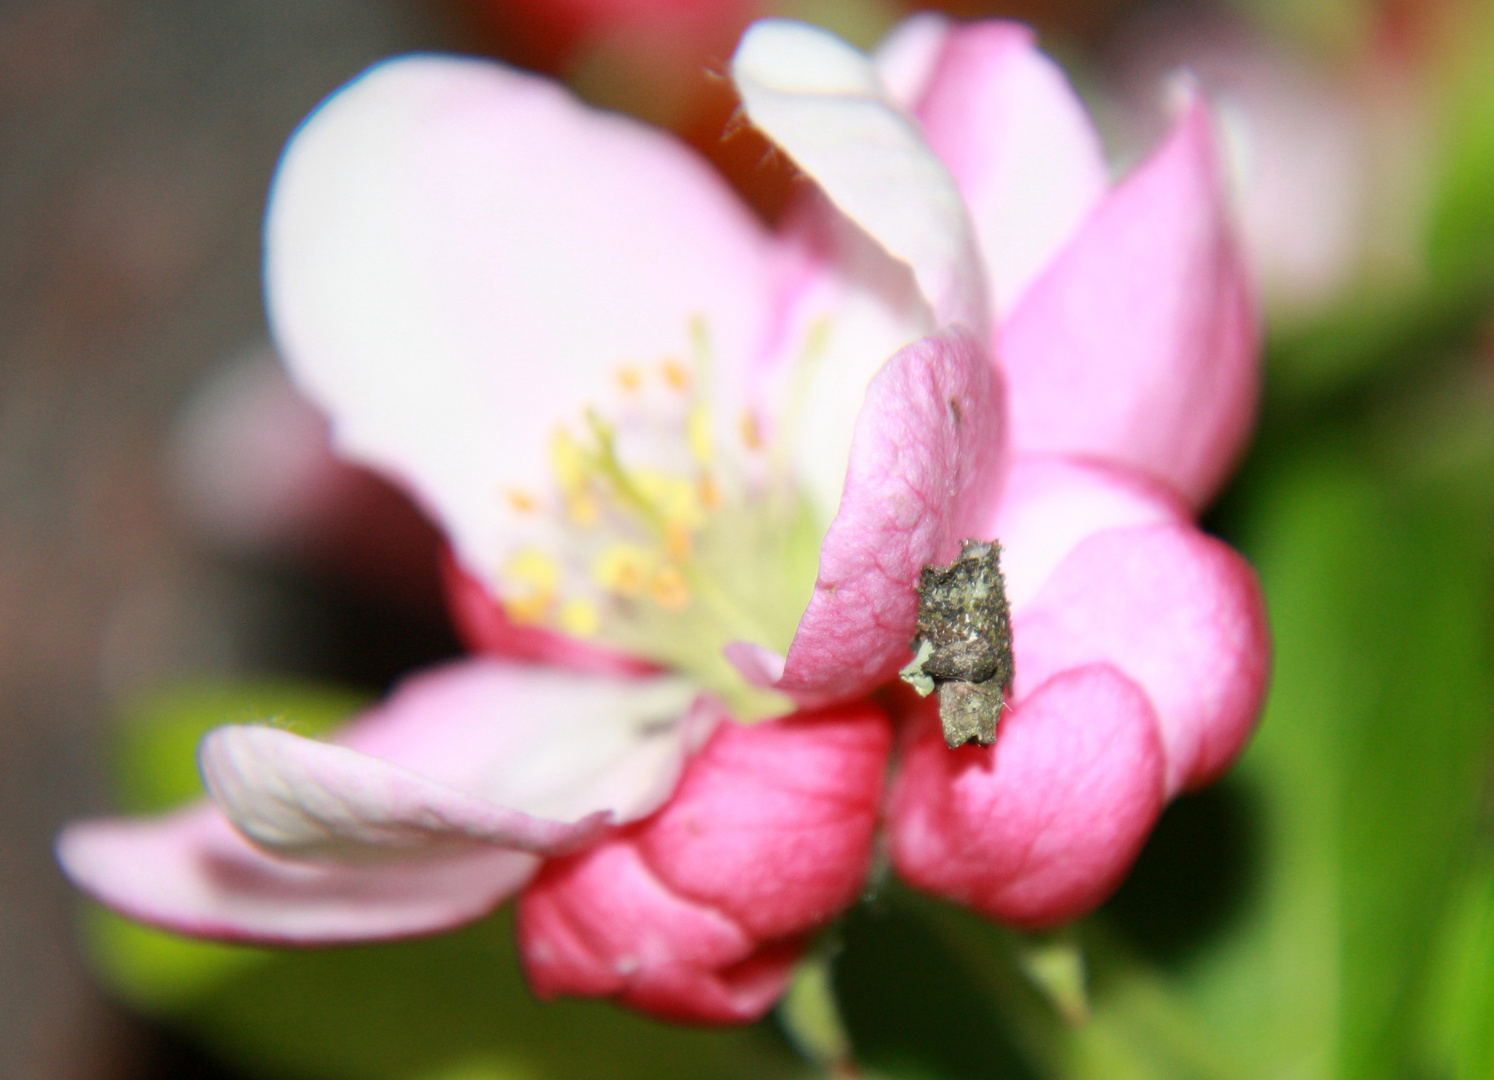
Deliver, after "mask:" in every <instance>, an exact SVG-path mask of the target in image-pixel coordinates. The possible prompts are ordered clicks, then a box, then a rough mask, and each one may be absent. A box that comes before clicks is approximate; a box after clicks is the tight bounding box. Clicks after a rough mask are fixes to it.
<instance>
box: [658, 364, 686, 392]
mask: <svg viewBox="0 0 1494 1080" xmlns="http://www.w3.org/2000/svg"><path fill="white" fill-rule="evenodd" d="M659 373H660V374H661V375H663V376H664V381H665V382H666V383H667V384H669V388H670V389H671V390H678V391H680V392H681V393H683V392H684V391H686V390H688V389H689V388H690V373H689V372H688V371H686V370H685V365H684V364H681V363H680V362H679V361H678V360H676V359H674V358H673V357H670V358H669V359H668V360H665V361H664V363H663V364H662V365H661V366H660V368H659Z"/></svg>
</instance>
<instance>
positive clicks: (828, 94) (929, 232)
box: [732, 19, 987, 334]
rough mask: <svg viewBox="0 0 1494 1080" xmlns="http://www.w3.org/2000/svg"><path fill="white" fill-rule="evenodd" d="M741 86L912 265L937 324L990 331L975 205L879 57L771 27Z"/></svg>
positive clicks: (758, 39)
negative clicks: (892, 89) (892, 88)
mask: <svg viewBox="0 0 1494 1080" xmlns="http://www.w3.org/2000/svg"><path fill="white" fill-rule="evenodd" d="M732 80H733V81H734V82H735V84H736V87H737V92H738V94H740V95H741V98H742V105H743V108H744V109H745V110H746V113H747V116H748V118H749V119H750V120H751V121H752V123H753V124H754V125H756V126H757V127H758V128H760V129H761V130H762V132H763V133H764V134H765V135H767V136H768V138H770V139H771V140H772V141H773V142H774V143H776V144H777V145H778V146H779V147H780V148H781V149H782V150H783V151H784V152H785V153H787V154H788V156H789V157H791V158H792V159H793V160H794V162H795V163H796V164H797V165H798V166H799V167H800V168H801V169H803V170H804V171H805V172H806V173H808V174H809V176H810V177H811V178H813V179H814V181H815V183H816V184H818V185H819V187H820V189H821V190H822V191H824V193H825V194H826V195H827V196H829V198H830V200H831V201H832V202H834V203H835V205H836V206H837V207H839V208H840V210H841V211H842V212H844V213H845V214H846V216H847V217H849V218H851V219H852V220H853V221H855V222H856V223H857V224H858V225H860V226H861V227H862V228H863V229H864V230H866V232H867V234H868V235H869V236H871V237H872V238H873V239H875V240H876V241H877V242H878V243H879V244H881V245H882V246H883V247H884V248H886V249H887V251H888V252H889V253H891V254H892V255H894V256H896V257H897V258H899V259H902V260H904V261H905V262H907V264H908V265H909V266H910V267H912V269H913V275H914V277H915V278H917V280H918V284H919V287H920V288H921V289H922V291H923V294H924V296H925V297H927V298H928V301H929V303H930V305H931V306H932V308H933V311H934V314H935V316H936V321H937V322H939V323H941V324H942V323H950V322H960V323H963V324H965V325H966V326H968V327H969V328H970V329H972V330H974V331H975V332H976V333H980V334H984V333H985V332H986V329H987V315H986V293H985V282H984V272H983V270H982V268H981V264H980V256H979V252H978V250H977V247H976V243H975V235H974V231H973V228H972V226H971V223H970V218H969V215H968V214H967V212H966V209H965V204H964V200H963V199H962V198H961V196H960V192H959V188H958V187H957V186H956V184H955V182H954V178H953V177H951V176H950V175H949V171H948V170H947V169H946V168H945V167H944V165H943V164H942V163H941V162H940V161H939V159H938V157H937V156H936V155H935V154H934V153H933V151H932V150H930V149H929V146H928V144H927V143H926V142H925V141H924V139H923V136H922V134H921V133H920V132H919V130H918V126H917V124H915V123H914V122H913V120H912V118H911V117H910V116H908V114H907V113H906V112H904V111H903V110H902V109H901V108H899V106H898V105H897V103H896V101H895V100H894V99H893V97H892V96H891V94H890V93H889V92H888V91H887V89H886V87H884V86H883V84H882V81H881V79H880V77H879V76H878V74H877V69H876V67H875V65H874V64H873V63H872V61H871V60H870V58H868V57H867V56H865V55H864V54H862V53H860V52H857V51H856V50H855V49H854V48H852V47H851V46H850V45H847V44H846V43H845V42H844V41H842V40H840V39H839V38H837V37H836V36H835V35H833V34H831V33H830V32H829V31H827V30H822V29H820V28H819V27H814V26H810V25H808V24H806V23H796V22H789V21H787V20H783V19H765V20H762V21H761V22H757V23H754V24H753V25H752V26H751V27H750V28H749V29H748V31H747V33H746V34H745V35H743V37H742V43H741V44H740V45H739V46H738V47H737V52H736V55H735V56H734V57H733V58H732Z"/></svg>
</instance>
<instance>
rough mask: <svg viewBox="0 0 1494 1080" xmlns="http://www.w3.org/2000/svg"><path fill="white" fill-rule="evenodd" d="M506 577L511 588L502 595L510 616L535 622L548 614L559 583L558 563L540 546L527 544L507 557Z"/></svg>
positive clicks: (524, 622) (521, 620)
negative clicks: (511, 556)
mask: <svg viewBox="0 0 1494 1080" xmlns="http://www.w3.org/2000/svg"><path fill="white" fill-rule="evenodd" d="M503 578H504V584H505V585H507V586H508V588H509V590H511V595H508V596H505V597H504V598H503V610H504V611H506V612H507V613H508V617H509V618H510V619H512V620H513V621H514V622H516V623H520V624H521V625H525V626H532V625H534V624H536V623H542V622H545V621H546V620H547V619H548V618H549V615H550V609H551V608H552V607H554V605H555V593H556V590H557V589H559V587H560V564H559V563H557V562H556V561H555V560H554V559H552V558H550V556H548V555H546V554H545V553H544V552H543V551H540V550H539V549H538V548H525V549H524V550H522V551H520V552H517V553H516V554H515V555H514V556H513V558H511V559H509V560H508V564H507V565H506V566H504V568H503Z"/></svg>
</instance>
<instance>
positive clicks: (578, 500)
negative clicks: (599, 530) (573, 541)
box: [565, 491, 602, 529]
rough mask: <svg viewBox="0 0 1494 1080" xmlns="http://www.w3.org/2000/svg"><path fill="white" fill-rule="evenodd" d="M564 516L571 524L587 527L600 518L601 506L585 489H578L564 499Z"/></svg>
mask: <svg viewBox="0 0 1494 1080" xmlns="http://www.w3.org/2000/svg"><path fill="white" fill-rule="evenodd" d="M565 510H566V516H567V517H569V518H570V522H571V524H572V525H579V526H580V527H581V528H583V529H589V528H591V527H592V526H593V525H595V524H596V523H597V522H599V521H601V520H602V508H601V507H600V506H599V505H597V500H596V499H595V498H594V497H593V496H592V495H591V493H590V492H587V491H578V492H576V493H575V494H574V495H572V496H571V497H570V498H568V499H567V500H566V501H565Z"/></svg>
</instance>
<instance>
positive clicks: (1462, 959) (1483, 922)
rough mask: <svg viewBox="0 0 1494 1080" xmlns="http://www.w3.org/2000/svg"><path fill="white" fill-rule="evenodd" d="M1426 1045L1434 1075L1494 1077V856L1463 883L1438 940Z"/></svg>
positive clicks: (1473, 1079)
mask: <svg viewBox="0 0 1494 1080" xmlns="http://www.w3.org/2000/svg"><path fill="white" fill-rule="evenodd" d="M1437 938H1438V940H1437V952H1436V960H1435V962H1434V964H1433V968H1432V974H1431V979H1430V981H1429V988H1428V993H1427V995H1426V998H1425V1012H1424V1014H1423V1017H1422V1022H1423V1028H1424V1029H1423V1032H1422V1039H1423V1040H1424V1043H1425V1046H1426V1057H1427V1060H1428V1063H1429V1065H1430V1069H1429V1070H1428V1072H1429V1073H1430V1074H1431V1075H1438V1076H1445V1077H1449V1078H1453V1080H1487V1078H1488V1077H1491V1076H1494V854H1491V853H1489V852H1485V853H1484V854H1483V856H1482V857H1481V858H1480V859H1478V860H1477V862H1475V863H1474V864H1473V865H1471V866H1470V867H1469V868H1468V870H1467V872H1466V873H1465V874H1464V875H1463V877H1462V879H1461V880H1460V881H1459V883H1458V889H1457V891H1456V892H1455V893H1454V894H1453V896H1452V898H1451V902H1450V903H1449V904H1448V905H1447V908H1446V911H1445V913H1444V915H1443V919H1442V926H1441V927H1440V929H1439V933H1438V935H1437Z"/></svg>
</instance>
